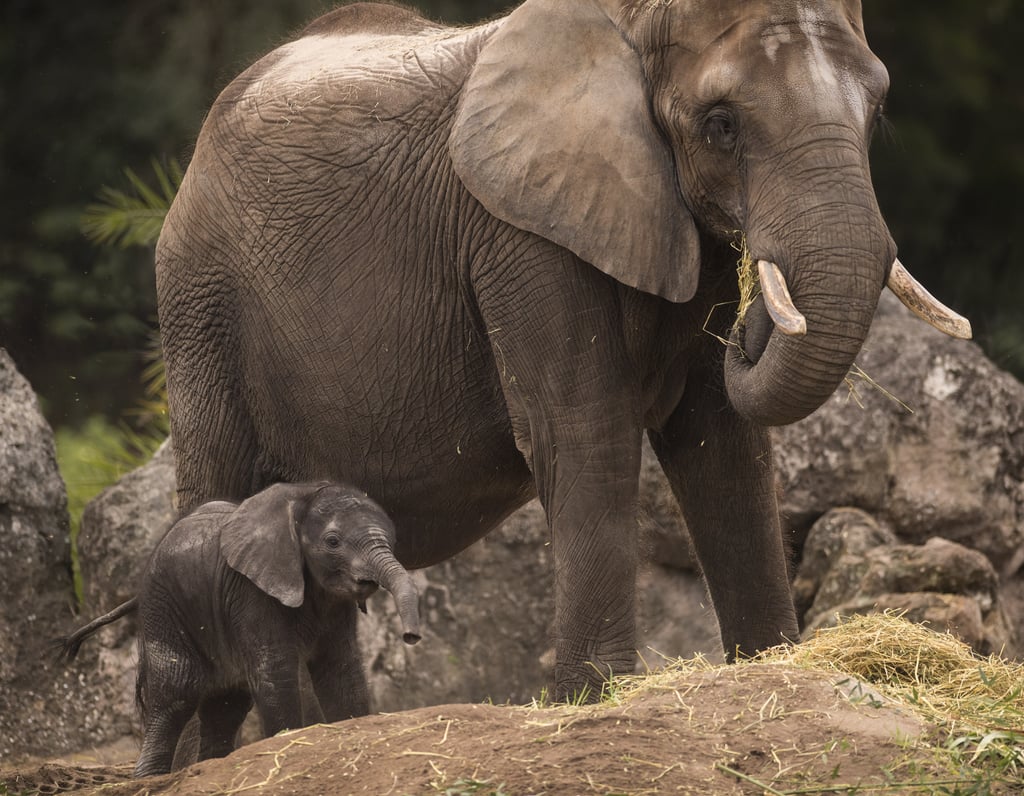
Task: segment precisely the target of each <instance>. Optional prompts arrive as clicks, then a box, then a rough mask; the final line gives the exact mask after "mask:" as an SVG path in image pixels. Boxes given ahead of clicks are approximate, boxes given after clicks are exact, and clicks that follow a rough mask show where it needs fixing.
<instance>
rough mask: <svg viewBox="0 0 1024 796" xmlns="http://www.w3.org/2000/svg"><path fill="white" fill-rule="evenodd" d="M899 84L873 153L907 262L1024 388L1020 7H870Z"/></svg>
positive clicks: (992, 3)
mask: <svg viewBox="0 0 1024 796" xmlns="http://www.w3.org/2000/svg"><path fill="white" fill-rule="evenodd" d="M864 20H865V25H866V27H867V35H868V41H869V42H870V44H871V47H872V49H873V50H874V51H875V52H876V53H877V54H878V56H879V57H880V58H881V59H882V60H883V61H884V62H885V64H886V66H887V67H888V69H889V74H890V76H891V79H892V87H891V90H890V92H889V99H888V102H887V107H886V114H887V116H888V118H889V121H890V123H891V124H890V126H889V131H888V134H885V135H881V136H879V138H880V139H881V140H879V141H876V142H875V145H874V147H873V153H872V162H873V167H874V177H875V185H876V189H877V193H878V197H879V202H880V204H881V206H882V210H883V212H884V213H885V214H886V217H887V219H888V221H889V226H890V228H891V230H892V233H893V236H894V237H895V239H896V242H897V245H898V246H899V247H900V257H901V258H902V259H903V261H904V263H906V264H907V266H908V267H909V268H911V270H912V271H913V273H914V274H915V275H916V276H918V278H920V279H921V280H922V281H923V282H925V283H926V284H927V285H928V286H929V288H930V289H932V291H933V292H934V293H935V294H936V295H938V296H939V297H940V298H941V299H942V300H943V301H945V302H947V303H949V304H951V305H952V306H954V307H956V308H957V309H958V310H960V311H962V312H965V313H966V314H967V315H968V316H969V317H970V318H971V320H972V322H973V323H974V329H975V336H976V338H977V339H978V341H979V342H981V343H982V345H983V346H984V347H985V348H986V349H987V350H988V352H989V354H990V355H992V356H993V358H994V359H995V360H996V361H997V362H998V363H999V364H1001V365H1002V366H1003V367H1007V368H1010V369H1011V370H1013V371H1015V372H1016V374H1017V375H1018V376H1019V377H1024V312H1021V305H1022V304H1024V244H1022V241H1021V238H1020V237H1019V230H1024V70H1022V69H1021V67H1020V65H1019V61H1018V58H1019V55H1018V52H1017V48H1018V47H1019V46H1020V42H1022V41H1024V4H1022V3H1021V2H1019V0H901V2H899V3H894V2H889V1H887V0H864Z"/></svg>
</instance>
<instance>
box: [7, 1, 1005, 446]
mask: <svg viewBox="0 0 1024 796" xmlns="http://www.w3.org/2000/svg"><path fill="white" fill-rule="evenodd" d="M332 5H333V4H332V3H329V2H321V1H320V0H262V2H260V1H256V0H248V1H247V2H242V0H215V2H211V1H210V0H131V2H125V1H123V0H105V2H103V3H96V4H88V6H84V5H78V4H73V3H67V2H66V0H61V2H56V1H55V0H32V1H31V2H29V1H26V0H6V2H5V3H4V4H3V10H2V11H0V14H2V16H0V19H2V22H0V80H2V83H0V346H3V347H5V348H7V349H8V351H9V352H10V353H11V355H12V356H13V357H14V360H15V362H16V363H17V365H18V367H19V369H20V370H21V371H22V373H24V374H25V375H26V376H27V377H28V379H29V380H30V381H31V383H32V385H33V386H34V387H35V389H36V391H37V392H39V393H40V396H41V399H42V402H43V409H44V412H45V413H46V415H47V418H48V419H49V421H50V422H51V424H52V425H54V426H74V425H78V424H82V423H83V422H84V421H85V420H86V418H88V417H89V416H92V415H97V414H100V415H105V416H107V417H116V416H119V415H120V414H121V413H122V412H123V411H124V410H125V408H126V407H129V406H132V405H133V404H134V403H136V402H137V401H138V400H139V398H140V395H141V380H140V373H141V371H142V367H143V354H144V352H145V351H146V349H147V347H151V345H152V342H151V338H152V330H153V328H154V327H155V299H154V287H153V270H152V251H150V250H148V249H139V248H136V249H127V250H119V249H114V248H103V247H97V246H96V245H94V244H92V243H90V242H89V241H88V240H86V239H85V237H84V236H83V235H82V233H81V229H80V222H81V215H82V212H83V210H84V208H85V207H86V205H88V204H90V203H91V202H93V201H95V199H96V195H97V193H98V191H99V190H100V188H101V186H103V185H110V186H114V187H119V188H127V187H128V182H127V180H126V178H125V177H124V173H123V170H124V168H125V167H130V168H132V169H134V170H135V171H136V172H137V173H138V174H139V175H140V176H143V177H144V178H147V179H151V177H152V169H151V167H150V161H151V159H152V158H153V157H154V156H155V157H157V158H158V159H165V160H166V159H169V158H176V159H178V160H180V161H181V162H182V163H183V164H187V162H188V157H189V151H190V147H191V144H192V141H193V140H194V138H195V135H196V133H197V131H198V129H199V126H200V124H201V122H202V119H203V115H204V113H205V111H206V109H207V108H208V107H209V105H210V103H211V102H212V101H213V99H214V97H215V96H216V95H217V93H218V92H219V91H220V89H221V88H223V87H224V85H225V84H226V83H227V82H228V81H229V80H230V79H231V78H232V77H233V76H234V75H235V74H237V73H238V72H239V71H241V69H243V68H244V67H245V66H247V65H248V64H249V63H250V62H251V61H253V60H254V59H255V58H256V57H258V56H259V55H261V54H263V53H264V52H266V51H268V50H269V49H271V48H272V47H273V46H275V45H276V44H279V43H281V42H283V41H284V40H286V38H287V37H288V36H289V34H291V33H293V32H295V31H296V30H297V29H299V28H301V27H302V25H303V24H304V23H305V22H307V21H308V20H310V19H311V18H313V17H314V16H316V15H317V14H318V13H320V12H321V11H323V10H326V9H327V8H329V7H331V6H332ZM412 5H417V6H419V7H420V8H422V9H423V11H424V12H426V13H427V14H428V15H429V16H432V17H435V18H440V19H444V20H446V21H451V22H464V21H471V20H475V19H479V18H481V17H486V16H491V15H494V14H496V13H498V12H499V11H501V10H503V9H505V8H509V7H511V6H512V5H514V4H512V3H505V2H498V1H497V0H491V1H490V2H488V1H486V0H481V1H478V2H471V1H467V2H458V0H436V1H435V2H429V1H427V0H424V1H423V2H417V3H412ZM1022 5H1024V3H1022V2H1020V0H898V1H897V0H864V18H865V22H866V26H867V31H868V39H869V42H870V43H871V45H872V48H873V49H874V50H875V52H876V53H877V54H878V55H879V56H880V57H881V58H882V60H883V61H884V62H885V63H886V65H887V67H888V69H889V72H890V75H891V77H892V89H891V92H890V95H889V100H888V103H887V116H888V119H889V125H888V126H887V131H886V132H885V133H884V134H882V135H879V136H877V138H876V140H875V142H874V144H873V147H872V164H873V173H874V177H875V183H876V187H877V191H878V196H879V201H880V203H881V206H882V209H883V212H884V213H885V216H886V218H887V220H888V222H889V225H890V227H891V229H892V232H893V235H894V237H895V239H896V240H897V242H898V244H899V247H900V257H901V259H902V260H903V262H904V263H905V264H906V265H907V266H908V267H909V268H910V270H911V271H912V272H913V273H914V274H915V275H916V276H917V277H918V278H919V279H920V280H921V281H922V282H924V283H925V284H926V285H928V287H929V288H930V289H931V290H932V292H933V293H935V294H936V295H937V296H938V297H939V298H940V299H942V300H943V301H945V302H946V303H947V304H950V305H951V306H953V307H955V308H956V309H958V310H960V311H962V312H965V313H966V314H968V315H969V317H970V318H971V320H972V321H973V323H974V328H975V334H976V338H977V339H978V341H979V342H980V343H981V344H982V345H983V346H984V347H985V349H986V350H987V351H988V353H989V354H990V355H991V356H992V357H993V358H994V359H995V360H996V362H997V363H999V364H1000V365H1001V366H1003V367H1005V368H1008V369H1010V370H1012V371H1014V372H1015V373H1016V374H1017V375H1018V376H1024V312H1022V311H1021V305H1022V304H1024V261H1022V245H1021V239H1020V236H1021V235H1022V234H1024V212H1022V198H1021V191H1022V187H1024V135H1022V133H1024V129H1022V127H1024V125H1022V124H1021V122H1022V118H1024V79H1022V76H1024V69H1022V67H1021V60H1020V57H1021V53H1020V50H1021V49H1022V48H1024V10H1022Z"/></svg>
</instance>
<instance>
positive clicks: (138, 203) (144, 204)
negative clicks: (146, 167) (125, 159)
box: [82, 158, 183, 249]
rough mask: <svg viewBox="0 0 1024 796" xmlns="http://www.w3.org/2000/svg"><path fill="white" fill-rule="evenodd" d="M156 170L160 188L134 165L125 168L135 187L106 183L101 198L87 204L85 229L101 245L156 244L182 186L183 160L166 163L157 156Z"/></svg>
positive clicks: (91, 238)
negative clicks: (141, 174)
mask: <svg viewBox="0 0 1024 796" xmlns="http://www.w3.org/2000/svg"><path fill="white" fill-rule="evenodd" d="M152 167H153V174H154V176H155V177H156V181H157V186H158V187H157V189H156V190H154V189H153V188H151V187H150V186H149V185H147V184H146V182H145V181H143V180H142V179H141V178H140V177H139V176H138V175H137V174H136V173H135V172H134V171H132V169H130V168H126V169H125V170H124V173H125V176H126V177H127V178H128V182H129V183H131V187H132V189H133V191H131V192H127V191H122V190H119V189H117V188H111V187H110V186H109V185H104V186H103V187H102V188H100V193H99V196H100V201H99V202H97V203H94V204H91V205H89V206H88V207H86V208H85V213H84V214H83V215H82V232H83V233H85V236H86V237H87V238H89V240H91V241H93V242H94V243H96V244H99V245H101V246H117V247H120V248H122V249H126V248H129V247H131V246H155V245H156V242H157V238H159V237H160V229H161V227H163V223H164V218H165V217H166V215H167V211H168V210H170V208H171V202H173V201H174V196H175V194H177V192H178V188H179V187H180V186H181V180H182V176H183V172H182V168H181V164H180V163H178V161H176V160H171V161H169V162H168V164H167V166H166V167H164V166H163V165H162V164H161V163H160V162H159V161H158V160H156V159H155V158H154V160H153V161H152Z"/></svg>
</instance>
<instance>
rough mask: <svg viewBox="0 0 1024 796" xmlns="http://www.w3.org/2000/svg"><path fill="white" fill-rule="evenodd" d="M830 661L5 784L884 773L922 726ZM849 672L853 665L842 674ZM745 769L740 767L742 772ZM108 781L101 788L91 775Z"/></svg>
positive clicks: (391, 788)
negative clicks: (138, 770)
mask: <svg viewBox="0 0 1024 796" xmlns="http://www.w3.org/2000/svg"><path fill="white" fill-rule="evenodd" d="M840 679H843V678H837V677H836V675H835V674H831V675H830V674H826V673H822V672H818V671H810V670H804V669H797V668H794V667H789V666H785V665H778V664H751V665H747V666H741V667H732V668H724V667H719V668H714V669H711V668H709V669H706V670H704V671H692V672H690V673H688V674H680V675H679V676H677V677H672V678H669V679H660V680H659V682H657V683H652V684H651V685H650V686H648V687H645V688H643V689H642V691H639V692H637V693H636V694H634V695H632V696H626V697H624V698H622V700H621V702H620V703H619V704H613V703H614V701H615V700H614V698H613V699H612V700H611V702H605V703H603V704H601V705H596V706H589V707H574V706H568V705H563V706H558V707H548V708H542V707H525V708H524V707H507V706H495V705H448V706H444V707H433V708H421V709H419V710H413V711H408V712H405V713H400V714H393V715H381V716H372V717H369V718H366V719H359V720H355V721H349V722H343V723H340V724H335V725H320V726H316V727H309V728H306V729H303V730H299V731H295V732H290V733H285V734H282V735H279V736H277V737H275V738H270V739H267V740H265V741H262V742H260V743H257V744H253V745H251V746H247V747H244V748H243V749H241V750H239V751H237V752H236V753H235V754H233V755H231V756H230V757H228V758H225V759H223V760H214V761H207V762H204V763H201V764H199V765H196V766H193V767H190V768H188V769H186V770H184V771H181V772H177V773H175V774H171V775H169V776H167V777H162V778H156V779H151V780H146V781H145V782H123V783H121V784H111V782H112V780H113V779H115V778H120V777H125V776H127V774H128V771H127V769H124V768H103V769H81V770H78V771H76V770H74V769H70V768H67V767H57V766H52V765H50V766H44V767H43V768H41V769H38V770H37V771H35V772H32V771H24V772H21V773H20V775H19V776H16V777H15V776H10V775H9V776H8V777H7V782H8V788H9V789H11V791H12V792H14V793H18V792H21V791H32V790H35V789H38V791H39V792H42V793H56V792H59V791H65V792H67V791H71V792H75V793H97V794H99V793H102V794H107V795H109V796H114V795H115V794H116V795H122V794H123V795H124V796H128V794H132V795H133V796H134V795H135V794H141V793H150V794H157V793H176V794H214V793H242V792H259V793H267V794H303V795H305V794H327V793H338V794H341V793H367V794H388V793H391V794H405V793H431V792H438V793H452V794H461V793H496V794H497V793H507V794H527V793H566V794H570V793H602V794H606V793H637V794H639V793H732V792H735V793H743V792H748V791H749V789H750V787H751V784H750V783H751V782H752V781H760V782H765V783H768V782H771V783H774V784H773V787H776V788H778V787H779V786H780V785H784V784H786V783H789V784H791V785H794V786H795V785H798V784H799V785H801V786H803V787H806V786H807V785H808V784H810V783H823V784H824V783H828V782H832V781H837V780H838V781H842V782H847V783H858V784H867V783H873V784H882V783H884V782H886V781H887V777H888V776H889V775H888V774H887V771H891V770H892V768H893V767H894V766H895V765H896V764H897V763H898V761H899V759H900V758H901V757H902V756H903V755H904V754H905V751H906V744H907V743H908V742H910V743H912V742H913V740H914V739H915V738H917V737H919V736H920V735H921V734H922V732H923V731H924V729H923V728H924V725H923V724H922V723H921V722H920V720H918V719H917V718H915V717H914V716H912V715H911V714H909V713H908V712H906V711H905V710H903V709H901V708H899V707H897V706H894V705H892V704H887V703H885V702H883V701H882V700H881V699H880V698H878V697H875V698H873V699H871V700H867V699H863V698H857V697H856V696H855V697H854V698H853V699H851V698H850V697H849V696H848V689H846V688H845V686H840V685H838V684H837V682H838V680H840ZM845 680H846V681H847V683H848V682H849V678H845ZM747 778H749V779H747ZM101 784H102V788H100V787H97V786H99V785H101Z"/></svg>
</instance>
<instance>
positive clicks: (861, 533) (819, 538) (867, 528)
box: [793, 508, 896, 617]
mask: <svg viewBox="0 0 1024 796" xmlns="http://www.w3.org/2000/svg"><path fill="white" fill-rule="evenodd" d="M891 544H896V535H895V534H894V533H893V532H892V531H891V530H890V529H889V528H886V527H884V526H882V525H880V524H879V523H878V522H877V521H876V520H875V519H874V517H872V516H871V515H870V514H868V513H867V512H864V511H861V510H860V509H854V508H837V509H832V510H831V511H829V512H828V513H827V514H825V516H823V517H822V518H821V519H820V520H818V521H817V522H816V523H815V524H814V527H813V528H811V531H810V534H809V535H808V537H807V542H806V544H805V545H804V551H803V558H802V559H801V561H800V566H799V568H798V569H797V573H796V577H795V578H794V580H793V603H794V605H795V606H796V612H797V616H798V617H802V616H804V615H805V614H806V613H807V612H808V611H809V610H810V608H811V604H812V603H813V602H814V600H815V597H816V596H817V595H818V594H819V591H820V590H821V586H822V581H823V580H825V579H826V578H828V577H831V578H832V582H833V583H834V582H835V580H837V575H836V572H837V570H838V572H839V573H842V574H844V575H846V576H847V577H849V578H852V579H856V578H857V577H859V572H853V571H851V567H849V566H845V567H837V564H838V562H839V561H840V560H842V559H843V558H844V557H846V558H847V560H851V559H852V560H853V561H857V560H859V559H862V558H863V557H864V556H865V555H866V554H867V553H868V552H869V551H871V550H873V549H874V548H876V547H878V546H879V545H891ZM833 588H835V587H834V586H833ZM839 588H840V589H841V590H842V592H843V593H846V592H848V591H850V587H848V586H840V587H839ZM823 599H824V598H823Z"/></svg>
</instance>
